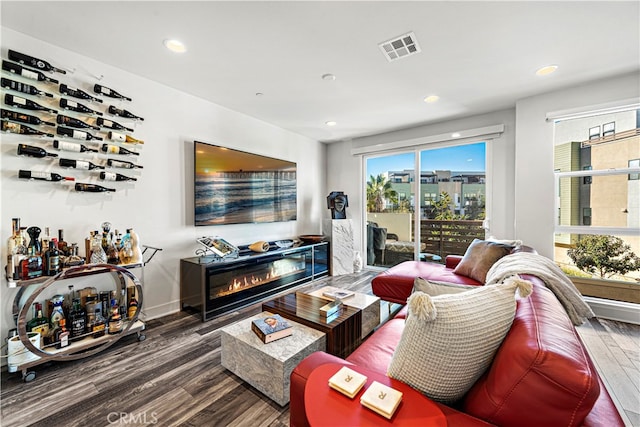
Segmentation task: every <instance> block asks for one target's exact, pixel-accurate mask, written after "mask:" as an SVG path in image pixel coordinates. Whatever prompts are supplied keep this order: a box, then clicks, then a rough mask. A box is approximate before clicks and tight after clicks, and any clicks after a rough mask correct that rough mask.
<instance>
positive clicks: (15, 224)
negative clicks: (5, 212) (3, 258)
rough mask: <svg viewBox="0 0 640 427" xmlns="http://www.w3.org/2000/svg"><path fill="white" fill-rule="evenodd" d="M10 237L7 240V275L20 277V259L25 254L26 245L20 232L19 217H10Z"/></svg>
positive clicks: (16, 278) (15, 277)
mask: <svg viewBox="0 0 640 427" xmlns="http://www.w3.org/2000/svg"><path fill="white" fill-rule="evenodd" d="M11 230H12V233H11V237H9V240H8V241H7V277H10V278H12V279H13V280H19V279H20V269H19V266H20V261H21V260H22V258H24V256H25V255H27V245H26V242H24V239H23V237H22V234H21V233H20V218H12V219H11Z"/></svg>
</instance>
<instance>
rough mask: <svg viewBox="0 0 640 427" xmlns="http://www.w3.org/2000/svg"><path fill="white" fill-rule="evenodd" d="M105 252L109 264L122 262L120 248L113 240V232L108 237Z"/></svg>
mask: <svg viewBox="0 0 640 427" xmlns="http://www.w3.org/2000/svg"><path fill="white" fill-rule="evenodd" d="M105 252H106V254H107V262H108V263H109V264H114V265H116V264H120V257H119V255H118V249H117V248H116V244H115V242H114V241H113V233H111V235H110V237H109V238H108V239H107V247H106V249H105Z"/></svg>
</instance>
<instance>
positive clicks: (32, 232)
mask: <svg viewBox="0 0 640 427" xmlns="http://www.w3.org/2000/svg"><path fill="white" fill-rule="evenodd" d="M41 232H42V230H40V227H36V226H32V227H29V228H27V234H28V235H29V238H30V240H29V246H27V250H28V252H29V254H30V255H39V254H41V253H42V243H41V242H40V233H41Z"/></svg>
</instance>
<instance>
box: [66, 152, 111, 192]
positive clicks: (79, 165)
mask: <svg viewBox="0 0 640 427" xmlns="http://www.w3.org/2000/svg"><path fill="white" fill-rule="evenodd" d="M58 164H59V165H60V167H63V168H75V169H84V170H92V169H104V166H100V165H96V164H95V163H91V162H90V161H88V160H74V159H60V161H59V162H58ZM76 187H77V185H76ZM76 190H77V188H76ZM79 191H80V190H79Z"/></svg>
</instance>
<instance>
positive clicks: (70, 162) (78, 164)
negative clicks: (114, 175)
mask: <svg viewBox="0 0 640 427" xmlns="http://www.w3.org/2000/svg"><path fill="white" fill-rule="evenodd" d="M58 164H59V165H60V167H63V168H76V169H85V170H92V169H104V166H100V165H96V164H95V163H91V162H90V161H88V160H74V159H60V161H59V162H58Z"/></svg>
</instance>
